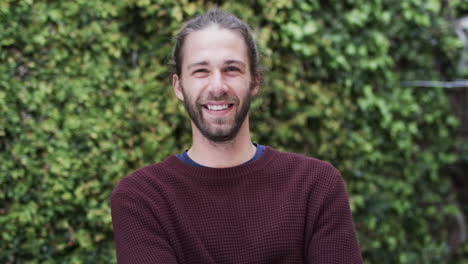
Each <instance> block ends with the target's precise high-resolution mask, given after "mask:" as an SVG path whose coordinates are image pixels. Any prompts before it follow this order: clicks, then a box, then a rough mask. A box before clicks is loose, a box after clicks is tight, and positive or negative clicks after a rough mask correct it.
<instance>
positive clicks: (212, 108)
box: [206, 104, 228, 110]
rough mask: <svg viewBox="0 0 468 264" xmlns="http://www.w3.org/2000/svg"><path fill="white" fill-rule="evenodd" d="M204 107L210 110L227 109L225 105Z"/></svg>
mask: <svg viewBox="0 0 468 264" xmlns="http://www.w3.org/2000/svg"><path fill="white" fill-rule="evenodd" d="M206 107H208V109H210V110H224V109H226V108H228V105H227V104H225V105H207V106H206Z"/></svg>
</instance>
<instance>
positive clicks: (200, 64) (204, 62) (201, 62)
mask: <svg viewBox="0 0 468 264" xmlns="http://www.w3.org/2000/svg"><path fill="white" fill-rule="evenodd" d="M206 65H209V63H208V62H207V61H200V62H195V63H192V64H190V65H188V66H187V69H188V70H190V68H193V67H195V66H206Z"/></svg>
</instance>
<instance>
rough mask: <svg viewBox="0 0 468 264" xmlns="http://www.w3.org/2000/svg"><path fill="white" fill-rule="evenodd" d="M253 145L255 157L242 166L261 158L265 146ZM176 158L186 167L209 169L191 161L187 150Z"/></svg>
mask: <svg viewBox="0 0 468 264" xmlns="http://www.w3.org/2000/svg"><path fill="white" fill-rule="evenodd" d="M253 144H254V145H255V147H256V148H257V151H255V155H254V156H253V157H252V158H251V159H250V160H248V161H247V162H245V163H244V164H246V163H249V162H252V161H254V160H257V159H259V158H260V157H261V156H262V154H263V152H265V146H263V145H260V144H257V143H253ZM176 157H177V158H179V159H180V160H181V161H183V162H184V163H187V164H188V165H192V166H195V167H202V168H209V167H207V166H203V165H201V164H199V163H197V162H195V161H194V160H193V159H191V158H190V157H189V155H188V154H187V150H186V151H184V152H182V153H180V154H177V155H176Z"/></svg>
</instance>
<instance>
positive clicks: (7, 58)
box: [0, 0, 466, 263]
mask: <svg viewBox="0 0 468 264" xmlns="http://www.w3.org/2000/svg"><path fill="white" fill-rule="evenodd" d="M213 5H214V4H210V3H205V2H204V1H191V2H189V1H187V0H179V1H168V0H128V1H111V0H107V1H104V0H99V1H98V0H88V1H84V0H79V1H70V2H69V1H32V0H29V1H28V0H24V1H15V0H4V1H1V2H0V62H1V63H0V113H1V114H0V159H1V161H2V162H1V163H0V186H1V187H0V230H1V232H0V233H1V238H0V248H1V249H2V250H1V251H0V262H1V263H114V262H115V256H114V246H113V240H112V229H111V219H110V210H109V196H110V193H111V191H112V188H113V186H114V185H115V184H116V183H117V182H118V180H119V179H120V178H121V177H123V176H125V175H126V174H128V173H129V172H131V171H132V170H134V169H136V168H138V167H141V166H143V165H146V164H149V163H153V162H156V161H159V160H162V159H164V158H165V157H166V156H167V155H169V154H172V153H177V152H180V151H181V150H183V149H185V148H187V147H188V146H189V144H190V133H189V124H188V121H187V118H186V117H185V114H184V111H183V106H182V105H181V104H180V103H178V102H177V100H176V98H175V96H173V94H172V89H171V86H170V83H171V76H170V73H171V69H170V67H169V64H168V63H169V57H170V51H171V47H172V43H171V41H172V38H173V37H174V35H175V33H176V32H177V29H178V28H179V27H180V25H181V23H182V22H183V21H184V20H185V19H187V18H188V17H191V16H193V15H195V14H198V13H201V12H203V11H204V10H205V9H206V8H208V7H211V6H213ZM455 5H458V6H461V5H463V1H459V2H453V3H452V4H451V5H449V4H447V3H446V1H438V0H427V1H422V0H400V1H391V0H389V1H381V0H371V1H358V0H347V1H338V2H327V1H299V0H281V1H265V0H261V1H240V2H239V1H237V2H234V1H229V2H226V3H225V4H224V5H223V7H224V8H225V9H227V10H229V11H231V12H233V13H235V14H237V15H238V16H239V17H241V18H242V19H244V20H246V21H248V22H249V24H251V25H252V26H253V28H254V32H255V35H256V37H257V39H258V43H259V46H260V48H261V51H262V57H263V58H262V61H263V64H264V67H265V69H266V75H265V84H264V86H263V87H262V89H263V91H262V95H261V96H259V97H258V98H257V99H256V100H255V101H254V102H253V108H252V125H251V127H252V130H253V133H254V139H255V141H256V142H259V143H261V144H266V145H272V146H275V147H277V148H280V149H284V150H289V151H295V152H301V153H305V154H307V155H311V156H315V157H319V158H321V159H325V160H328V161H331V162H333V164H335V165H336V166H337V167H338V168H339V169H340V170H341V171H342V173H343V176H344V177H345V179H346V181H347V183H348V191H349V193H350V202H351V207H352V209H353V214H354V219H355V222H356V226H357V229H358V232H359V239H360V244H361V248H362V250H363V255H364V257H365V260H366V262H367V263H441V262H442V261H443V260H444V258H445V256H446V255H447V252H448V248H447V232H448V231H447V224H446V223H445V222H444V219H445V217H447V215H449V214H450V211H451V210H446V209H445V208H450V207H447V206H449V205H448V202H447V201H448V200H450V198H451V197H450V191H451V186H450V183H449V181H448V180H447V179H445V178H443V177H442V176H441V175H439V169H440V168H441V167H442V166H444V165H445V164H448V163H450V162H453V161H454V159H455V158H454V157H453V156H452V155H451V154H450V151H449V149H450V147H451V144H452V139H451V138H452V137H451V135H452V130H453V128H454V127H455V126H456V125H457V120H456V119H454V117H452V116H450V115H449V112H448V103H447V100H446V98H445V96H444V94H443V92H442V91H441V90H440V89H423V88H409V87H402V86H400V84H399V83H400V81H402V80H414V79H446V78H451V77H455V76H454V74H455V69H454V67H453V65H452V64H455V63H454V62H456V57H457V54H458V52H459V50H457V49H458V48H459V44H458V43H457V41H456V40H455V38H454V37H453V34H452V32H451V29H450V28H449V27H450V25H449V23H448V22H446V20H445V19H444V17H450V16H451V14H452V13H453V11H451V10H454V9H455V8H457V7H456V6H455ZM464 5H465V6H466V4H464Z"/></svg>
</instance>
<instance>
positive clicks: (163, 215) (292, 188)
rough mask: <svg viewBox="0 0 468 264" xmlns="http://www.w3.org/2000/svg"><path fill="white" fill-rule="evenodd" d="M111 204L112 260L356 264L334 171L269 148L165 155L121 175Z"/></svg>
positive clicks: (348, 221) (345, 201)
mask: <svg viewBox="0 0 468 264" xmlns="http://www.w3.org/2000/svg"><path fill="white" fill-rule="evenodd" d="M111 203H112V223H113V226H114V234H115V243H116V249H117V260H118V263H122V264H123V263H137V264H143V263H165V264H171V263H179V264H182V263H189V264H192V263H202V264H210V263H219V264H229V263H236V264H237V263H252V264H262V263H265V264H275V263H278V264H280V263H284V264H292V263H339V264H343V263H362V259H361V254H360V250H359V246H358V242H357V239H356V232H355V229H354V224H353V221H352V217H351V212H350V208H349V203H348V198H347V194H346V190H345V184H344V182H343V180H342V178H341V176H340V174H339V172H338V170H336V169H335V168H334V167H333V166H331V165H330V164H329V163H326V162H323V161H319V160H317V159H313V158H308V157H305V156H301V155H298V154H292V153H284V152H279V151H277V150H275V149H273V148H270V147H267V148H266V150H265V153H263V155H262V156H261V157H260V158H259V159H258V160H256V161H253V162H250V163H247V164H243V165H240V166H236V167H232V168H199V167H193V166H190V165H188V164H185V163H184V162H182V161H180V160H179V159H178V158H177V157H176V156H169V157H168V158H167V159H166V160H164V161H162V162H160V163H156V164H153V165H149V166H147V167H144V168H141V169H139V170H137V171H135V172H134V173H132V174H131V175H129V176H127V177H125V178H123V179H122V180H121V181H120V183H119V184H118V185H117V186H116V187H115V189H114V191H113V193H112V198H111Z"/></svg>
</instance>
